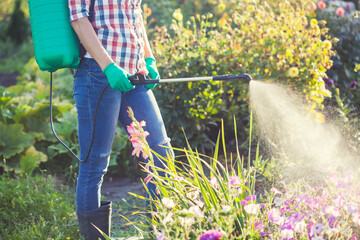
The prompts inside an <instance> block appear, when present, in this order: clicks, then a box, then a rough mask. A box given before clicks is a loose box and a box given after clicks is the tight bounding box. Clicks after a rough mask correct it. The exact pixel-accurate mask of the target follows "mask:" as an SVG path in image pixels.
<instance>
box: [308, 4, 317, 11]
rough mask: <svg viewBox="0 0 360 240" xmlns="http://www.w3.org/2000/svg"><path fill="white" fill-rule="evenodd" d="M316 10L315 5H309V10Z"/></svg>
mask: <svg viewBox="0 0 360 240" xmlns="http://www.w3.org/2000/svg"><path fill="white" fill-rule="evenodd" d="M316 9H317V6H316V3H310V10H311V11H315V10H316Z"/></svg>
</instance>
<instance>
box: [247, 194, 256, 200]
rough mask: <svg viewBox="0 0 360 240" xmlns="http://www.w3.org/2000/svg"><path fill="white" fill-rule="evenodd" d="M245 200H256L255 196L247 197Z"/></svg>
mask: <svg viewBox="0 0 360 240" xmlns="http://www.w3.org/2000/svg"><path fill="white" fill-rule="evenodd" d="M245 199H246V200H248V201H253V200H256V195H249V196H247V197H246V198H245Z"/></svg>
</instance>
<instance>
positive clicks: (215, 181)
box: [210, 177, 219, 189]
mask: <svg viewBox="0 0 360 240" xmlns="http://www.w3.org/2000/svg"><path fill="white" fill-rule="evenodd" d="M210 185H211V186H212V187H213V188H216V189H217V188H219V183H218V181H217V179H216V177H212V178H211V179H210Z"/></svg>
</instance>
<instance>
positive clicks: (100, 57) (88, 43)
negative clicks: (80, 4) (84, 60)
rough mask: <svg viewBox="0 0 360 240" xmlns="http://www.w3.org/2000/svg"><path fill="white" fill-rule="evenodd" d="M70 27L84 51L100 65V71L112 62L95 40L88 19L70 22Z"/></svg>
mask: <svg viewBox="0 0 360 240" xmlns="http://www.w3.org/2000/svg"><path fill="white" fill-rule="evenodd" d="M71 26H72V27H73V29H74V31H75V32H76V34H77V36H78V38H79V39H80V41H81V43H82V44H83V45H84V47H85V49H86V50H87V51H88V52H89V53H90V55H91V57H92V58H94V59H95V61H96V62H97V63H98V64H99V65H100V67H101V69H102V70H104V68H105V67H106V66H107V65H109V64H110V63H111V62H113V60H112V59H111V57H110V56H109V54H108V53H107V52H106V50H105V49H104V47H103V46H102V45H101V43H100V41H99V39H98V38H97V36H96V33H95V31H94V29H93V27H92V25H91V23H90V22H89V19H88V18H80V19H78V20H75V21H72V22H71Z"/></svg>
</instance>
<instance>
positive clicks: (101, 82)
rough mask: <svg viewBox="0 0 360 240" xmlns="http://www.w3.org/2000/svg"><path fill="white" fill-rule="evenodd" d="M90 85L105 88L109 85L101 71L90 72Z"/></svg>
mask: <svg viewBox="0 0 360 240" xmlns="http://www.w3.org/2000/svg"><path fill="white" fill-rule="evenodd" d="M88 74H89V80H90V84H91V85H93V86H105V85H107V84H108V79H107V77H106V75H105V74H104V73H103V72H101V71H89V72H88Z"/></svg>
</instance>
